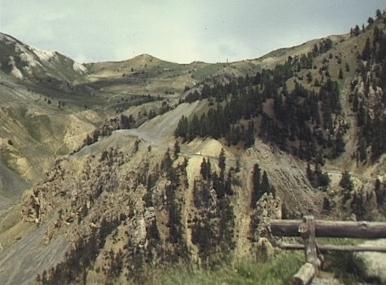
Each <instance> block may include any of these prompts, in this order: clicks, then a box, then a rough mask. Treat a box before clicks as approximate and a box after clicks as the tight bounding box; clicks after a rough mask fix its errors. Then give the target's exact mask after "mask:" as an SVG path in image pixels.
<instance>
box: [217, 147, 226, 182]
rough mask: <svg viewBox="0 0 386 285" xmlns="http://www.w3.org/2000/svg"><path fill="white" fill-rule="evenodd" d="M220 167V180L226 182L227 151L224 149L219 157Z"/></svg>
mask: <svg viewBox="0 0 386 285" xmlns="http://www.w3.org/2000/svg"><path fill="white" fill-rule="evenodd" d="M218 167H219V168H220V178H221V179H222V180H224V174H225V151H224V149H223V148H222V149H221V151H220V155H219V157H218Z"/></svg>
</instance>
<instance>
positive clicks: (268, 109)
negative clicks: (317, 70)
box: [175, 40, 347, 163]
mask: <svg viewBox="0 0 386 285" xmlns="http://www.w3.org/2000/svg"><path fill="white" fill-rule="evenodd" d="M330 45H331V43H330V42H329V41H328V40H326V41H322V42H321V44H320V45H319V46H318V45H315V47H314V49H313V51H312V52H310V53H308V54H307V55H304V54H303V55H302V56H300V57H295V58H291V57H289V58H288V60H287V61H286V62H285V63H284V64H283V65H277V66H276V67H275V68H274V69H273V70H266V69H263V70H262V71H261V72H257V73H256V75H255V76H254V77H248V76H247V77H245V78H237V79H229V82H227V83H214V84H213V85H211V86H210V85H209V84H206V85H204V86H203V87H202V90H201V92H199V91H194V92H192V93H189V94H188V95H187V96H186V98H185V101H188V102H192V101H194V100H199V99H208V100H209V102H210V105H211V107H210V108H209V110H208V111H207V112H206V113H204V114H202V115H201V116H198V115H197V114H195V115H193V117H192V118H189V119H188V118H186V117H183V118H181V120H180V122H179V124H178V126H177V129H176V131H175V135H176V136H177V137H181V138H183V140H184V141H190V140H192V139H194V138H196V137H213V138H216V139H218V138H224V139H225V140H226V142H227V143H228V145H236V144H239V143H242V144H243V145H244V146H245V147H250V146H251V145H252V144H253V143H254V139H255V136H260V137H261V138H263V139H264V140H265V141H267V142H271V143H273V144H275V145H276V146H278V147H279V148H280V149H282V150H285V151H288V152H290V153H293V154H295V155H297V156H299V157H301V158H302V159H306V160H310V161H311V160H315V161H319V162H320V163H322V162H323V160H324V157H328V158H334V157H337V156H338V155H339V154H340V153H342V152H343V151H344V141H343V135H344V133H345V131H346V127H347V126H346V125H345V124H344V122H343V123H342V121H341V120H340V113H341V106H340V101H339V87H338V83H337V82H336V81H334V80H333V79H331V78H330V77H329V75H328V72H327V71H325V73H326V77H325V80H324V82H315V83H314V88H312V89H311V90H309V89H306V88H305V87H304V86H303V85H302V83H300V82H299V81H295V86H294V87H293V88H292V90H288V89H289V88H288V87H287V81H288V80H289V79H290V78H292V77H293V76H295V75H296V72H297V71H299V70H302V69H308V68H312V59H313V57H314V56H316V55H318V54H320V53H324V52H326V51H328V50H329V47H330ZM308 80H309V81H312V79H308Z"/></svg>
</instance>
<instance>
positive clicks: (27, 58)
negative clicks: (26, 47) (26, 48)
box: [20, 52, 40, 67]
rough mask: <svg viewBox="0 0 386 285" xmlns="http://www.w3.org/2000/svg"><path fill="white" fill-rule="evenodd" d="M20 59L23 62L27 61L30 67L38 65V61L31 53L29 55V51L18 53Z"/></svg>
mask: <svg viewBox="0 0 386 285" xmlns="http://www.w3.org/2000/svg"><path fill="white" fill-rule="evenodd" d="M20 59H21V60H22V61H24V62H25V63H27V64H28V65H29V66H31V67H34V66H37V65H40V63H39V62H37V61H36V60H35V59H34V57H33V55H31V54H30V53H28V52H21V53H20Z"/></svg>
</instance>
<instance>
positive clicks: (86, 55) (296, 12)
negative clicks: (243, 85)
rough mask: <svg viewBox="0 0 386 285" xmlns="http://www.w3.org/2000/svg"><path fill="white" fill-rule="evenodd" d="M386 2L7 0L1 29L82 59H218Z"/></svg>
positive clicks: (257, 52)
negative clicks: (143, 54)
mask: <svg viewBox="0 0 386 285" xmlns="http://www.w3.org/2000/svg"><path fill="white" fill-rule="evenodd" d="M385 6H386V0H372V1H361V0H340V1H335V0H325V1H318V0H292V1H287V0H271V1H263V0H243V1H234V0H211V1H204V0H186V1H178V0H164V1H162V2H161V1H155V0H130V1H124V0H114V1H104V0H93V1H86V0H66V1H61V0H18V1H14V0H0V30H1V31H2V32H5V33H9V34H11V35H13V36H15V37H17V38H19V39H20V40H22V41H24V42H26V43H28V44H31V45H33V46H36V47H38V48H41V49H51V50H58V51H59V52H61V53H63V54H66V55H68V56H70V57H73V58H76V59H77V60H81V61H101V60H122V59H127V58H129V57H133V56H135V55H138V54H142V53H148V54H152V55H154V56H157V57H160V58H162V59H166V60H170V61H177V62H191V61H193V60H204V61H208V62H217V61H224V60H226V59H229V60H240V59H244V58H254V57H258V56H261V55H263V54H264V53H267V52H269V51H271V50H273V49H277V48H280V47H284V46H291V45H295V44H300V43H302V42H304V41H306V40H309V39H312V38H315V37H321V36H325V35H328V34H333V33H343V32H347V31H348V30H349V28H350V27H351V26H353V25H355V24H361V23H363V22H365V21H366V19H367V18H368V17H369V16H370V15H372V14H374V11H375V9H376V8H379V7H380V8H382V7H385Z"/></svg>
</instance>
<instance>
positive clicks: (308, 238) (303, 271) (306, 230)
mask: <svg viewBox="0 0 386 285" xmlns="http://www.w3.org/2000/svg"><path fill="white" fill-rule="evenodd" d="M298 232H299V234H300V236H301V237H302V238H303V242H304V254H305V257H306V263H305V264H304V265H303V266H302V267H301V268H300V269H299V271H298V272H297V273H296V275H295V276H294V278H293V282H292V283H293V284H294V285H298V284H299V285H306V284H310V283H311V281H312V279H313V278H314V277H315V275H316V273H317V272H318V270H319V267H320V266H321V260H320V259H319V254H318V249H317V245H316V240H315V220H314V217H313V216H304V217H303V222H302V223H301V224H300V225H299V228H298Z"/></svg>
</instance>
